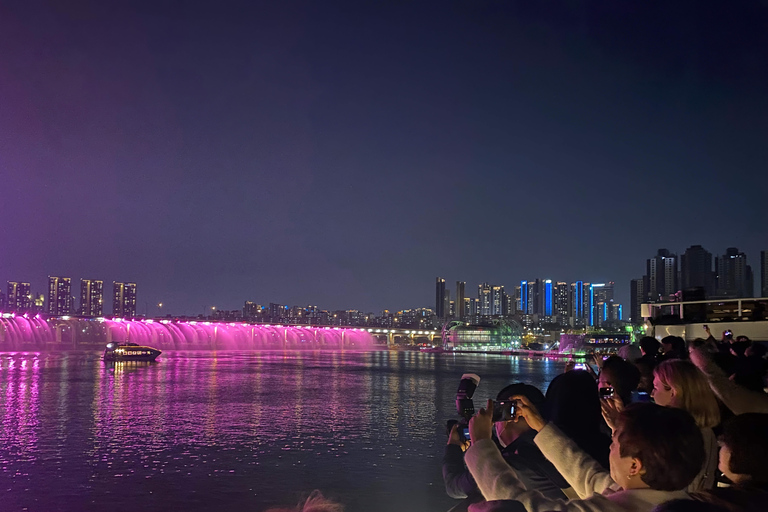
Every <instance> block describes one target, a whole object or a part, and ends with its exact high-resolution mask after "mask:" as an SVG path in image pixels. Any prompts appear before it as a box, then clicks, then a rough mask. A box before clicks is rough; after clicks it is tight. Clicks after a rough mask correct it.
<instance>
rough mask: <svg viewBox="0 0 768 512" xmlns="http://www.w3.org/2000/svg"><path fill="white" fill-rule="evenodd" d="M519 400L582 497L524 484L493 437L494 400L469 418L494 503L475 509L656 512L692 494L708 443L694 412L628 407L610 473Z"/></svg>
mask: <svg viewBox="0 0 768 512" xmlns="http://www.w3.org/2000/svg"><path fill="white" fill-rule="evenodd" d="M516 399H517V412H516V414H520V415H522V416H523V417H524V418H525V419H526V421H527V422H528V424H529V425H530V426H531V428H533V429H534V430H537V431H538V432H539V433H538V434H537V435H536V437H535V438H534V443H536V446H538V447H539V449H540V450H541V452H542V453H543V454H544V456H546V457H547V459H549V460H550V462H552V463H553V464H554V466H555V468H557V470H558V471H559V472H560V474H561V475H562V476H563V477H564V478H565V479H566V480H567V481H568V483H569V484H570V485H571V487H573V489H574V490H575V491H576V493H577V494H578V499H572V500H570V501H564V500H552V499H548V498H545V497H544V496H542V495H541V493H539V492H537V491H531V490H527V489H526V488H525V486H524V485H523V484H521V483H520V480H519V479H518V478H517V475H516V473H515V470H514V469H513V468H511V467H510V466H509V465H508V464H506V463H505V462H504V459H503V458H501V456H500V455H499V451H498V449H496V447H495V445H494V444H493V441H492V440H491V428H492V413H493V403H492V402H491V401H490V400H489V401H488V408H486V409H481V410H480V411H479V412H478V413H477V414H476V415H475V416H474V417H473V418H472V420H471V421H470V423H469V430H470V437H471V439H472V446H471V447H470V448H469V449H468V450H467V452H466V454H465V461H466V463H467V467H468V468H469V470H470V472H471V473H472V476H473V477H474V478H475V481H476V482H477V485H478V487H479V489H480V491H481V492H482V494H483V496H484V497H485V499H486V500H487V502H486V503H478V504H476V505H473V506H471V507H470V509H469V510H470V512H484V511H497V510H498V511H502V510H522V509H524V510H526V511H527V512H545V511H546V512H650V511H651V510H652V509H653V508H654V507H655V506H656V505H658V504H660V503H663V502H665V501H669V500H672V499H681V498H683V499H684V498H688V497H689V496H688V494H687V492H686V491H685V488H686V487H687V486H688V484H690V483H691V481H693V479H694V477H695V476H696V475H697V473H698V472H699V470H700V469H701V467H702V464H703V461H704V441H703V439H702V436H701V431H700V430H699V428H698V427H697V426H696V423H695V422H694V420H693V418H692V417H691V416H690V414H688V413H687V412H685V411H682V410H680V409H673V408H669V407H661V406H658V405H655V404H648V403H645V404H633V405H630V406H629V407H627V408H626V409H625V410H624V411H622V412H621V413H620V415H619V416H618V419H617V425H616V430H615V431H614V435H613V443H612V444H611V454H610V468H611V469H610V472H608V471H605V470H604V469H603V468H602V467H601V466H600V465H599V464H598V463H597V462H595V461H594V460H593V459H592V458H591V457H589V455H587V454H586V453H584V452H583V451H582V450H581V449H579V447H578V446H577V445H576V443H574V442H573V441H572V440H571V439H569V438H568V437H567V436H565V435H564V434H562V433H561V432H560V431H559V430H558V429H557V427H556V426H554V425H552V424H547V423H546V422H545V421H544V419H543V418H542V417H541V415H540V414H539V412H538V411H537V410H536V408H535V407H534V406H533V405H532V404H531V403H530V402H529V401H528V400H527V399H526V398H525V397H516ZM497 500H514V501H511V502H510V501H497Z"/></svg>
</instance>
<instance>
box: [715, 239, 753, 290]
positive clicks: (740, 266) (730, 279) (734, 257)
mask: <svg viewBox="0 0 768 512" xmlns="http://www.w3.org/2000/svg"><path fill="white" fill-rule="evenodd" d="M715 272H716V273H717V295H718V296H719V297H723V298H739V297H752V296H753V294H754V278H753V276H752V267H750V266H749V265H747V255H746V254H744V253H743V252H739V250H738V249H737V248H736V247H729V248H728V249H726V251H725V254H723V255H722V256H718V257H717V261H716V265H715Z"/></svg>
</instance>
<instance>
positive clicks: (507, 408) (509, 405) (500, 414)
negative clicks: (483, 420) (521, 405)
mask: <svg viewBox="0 0 768 512" xmlns="http://www.w3.org/2000/svg"><path fill="white" fill-rule="evenodd" d="M514 417H515V400H499V401H496V402H494V403H493V423H497V422H499V421H510V420H512V419H514Z"/></svg>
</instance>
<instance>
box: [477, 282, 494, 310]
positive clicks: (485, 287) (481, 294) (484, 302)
mask: <svg viewBox="0 0 768 512" xmlns="http://www.w3.org/2000/svg"><path fill="white" fill-rule="evenodd" d="M477 302H478V309H479V310H480V311H479V314H480V315H481V316H490V314H491V285H490V284H488V283H483V284H481V285H480V286H478V287H477Z"/></svg>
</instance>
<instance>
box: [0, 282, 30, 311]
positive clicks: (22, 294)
mask: <svg viewBox="0 0 768 512" xmlns="http://www.w3.org/2000/svg"><path fill="white" fill-rule="evenodd" d="M7 291H8V293H7V294H6V296H5V303H6V309H7V310H9V311H15V312H17V313H26V312H27V311H29V310H30V309H31V308H32V292H31V291H30V286H29V283H22V282H20V281H8V287H7Z"/></svg>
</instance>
